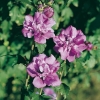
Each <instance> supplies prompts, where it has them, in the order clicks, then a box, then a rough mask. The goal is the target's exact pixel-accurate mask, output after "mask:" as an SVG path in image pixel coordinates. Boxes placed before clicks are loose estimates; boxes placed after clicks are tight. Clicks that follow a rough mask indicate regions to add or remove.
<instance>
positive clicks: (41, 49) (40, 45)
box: [35, 42, 46, 53]
mask: <svg viewBox="0 0 100 100" xmlns="http://www.w3.org/2000/svg"><path fill="white" fill-rule="evenodd" d="M35 47H37V49H38V52H39V53H42V52H43V51H44V50H45V48H46V44H39V43H36V42H35Z"/></svg>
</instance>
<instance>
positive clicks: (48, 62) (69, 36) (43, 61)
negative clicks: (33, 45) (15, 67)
mask: <svg viewBox="0 0 100 100" xmlns="http://www.w3.org/2000/svg"><path fill="white" fill-rule="evenodd" d="M53 14H54V11H53V8H51V7H49V6H47V7H45V8H44V10H43V11H42V12H36V13H35V15H34V17H32V16H30V15H26V16H25V21H24V23H23V29H22V33H23V35H24V36H25V37H28V38H31V37H34V41H35V42H37V43H40V44H44V43H46V39H49V38H53V41H54V43H55V46H54V50H55V51H56V52H57V53H60V55H61V59H62V60H68V61H69V62H72V61H74V60H75V58H78V57H80V55H81V52H82V51H83V50H91V49H92V44H91V43H90V42H86V36H85V35H84V34H83V33H82V31H81V30H77V29H76V28H75V27H73V26H69V27H68V28H66V29H63V30H62V31H61V32H60V34H59V35H58V36H55V34H54V30H53V29H52V26H53V25H54V24H55V21H54V19H53V18H52V16H53ZM59 67H60V63H59V62H58V61H57V60H56V58H55V57H54V56H53V55H52V54H51V56H50V57H47V56H46V55H45V54H39V55H38V56H36V57H33V61H32V62H31V63H30V64H29V65H28V66H27V72H28V74H29V75H30V76H31V77H33V78H34V80H33V85H34V86H35V87H37V88H42V87H45V86H59V85H60V84H61V81H60V79H59V77H58V75H57V73H56V72H57V71H58V69H59Z"/></svg>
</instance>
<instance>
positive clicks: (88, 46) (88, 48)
mask: <svg viewBox="0 0 100 100" xmlns="http://www.w3.org/2000/svg"><path fill="white" fill-rule="evenodd" d="M86 45H87V50H88V51H90V50H92V49H93V45H92V43H90V42H86Z"/></svg>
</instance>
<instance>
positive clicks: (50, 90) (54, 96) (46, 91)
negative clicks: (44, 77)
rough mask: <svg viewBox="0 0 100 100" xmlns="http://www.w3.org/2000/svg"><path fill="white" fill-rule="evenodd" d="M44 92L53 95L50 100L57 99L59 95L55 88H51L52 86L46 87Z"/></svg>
mask: <svg viewBox="0 0 100 100" xmlns="http://www.w3.org/2000/svg"><path fill="white" fill-rule="evenodd" d="M43 91H44V94H45V95H47V96H50V97H51V99H50V100H56V98H57V95H56V93H55V92H54V90H53V89H51V88H44V90H43Z"/></svg>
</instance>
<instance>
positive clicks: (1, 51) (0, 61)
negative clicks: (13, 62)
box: [0, 46, 7, 67]
mask: <svg viewBox="0 0 100 100" xmlns="http://www.w3.org/2000/svg"><path fill="white" fill-rule="evenodd" d="M6 61H7V48H6V47H5V46H0V67H3V66H4V65H5V64H6Z"/></svg>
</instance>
